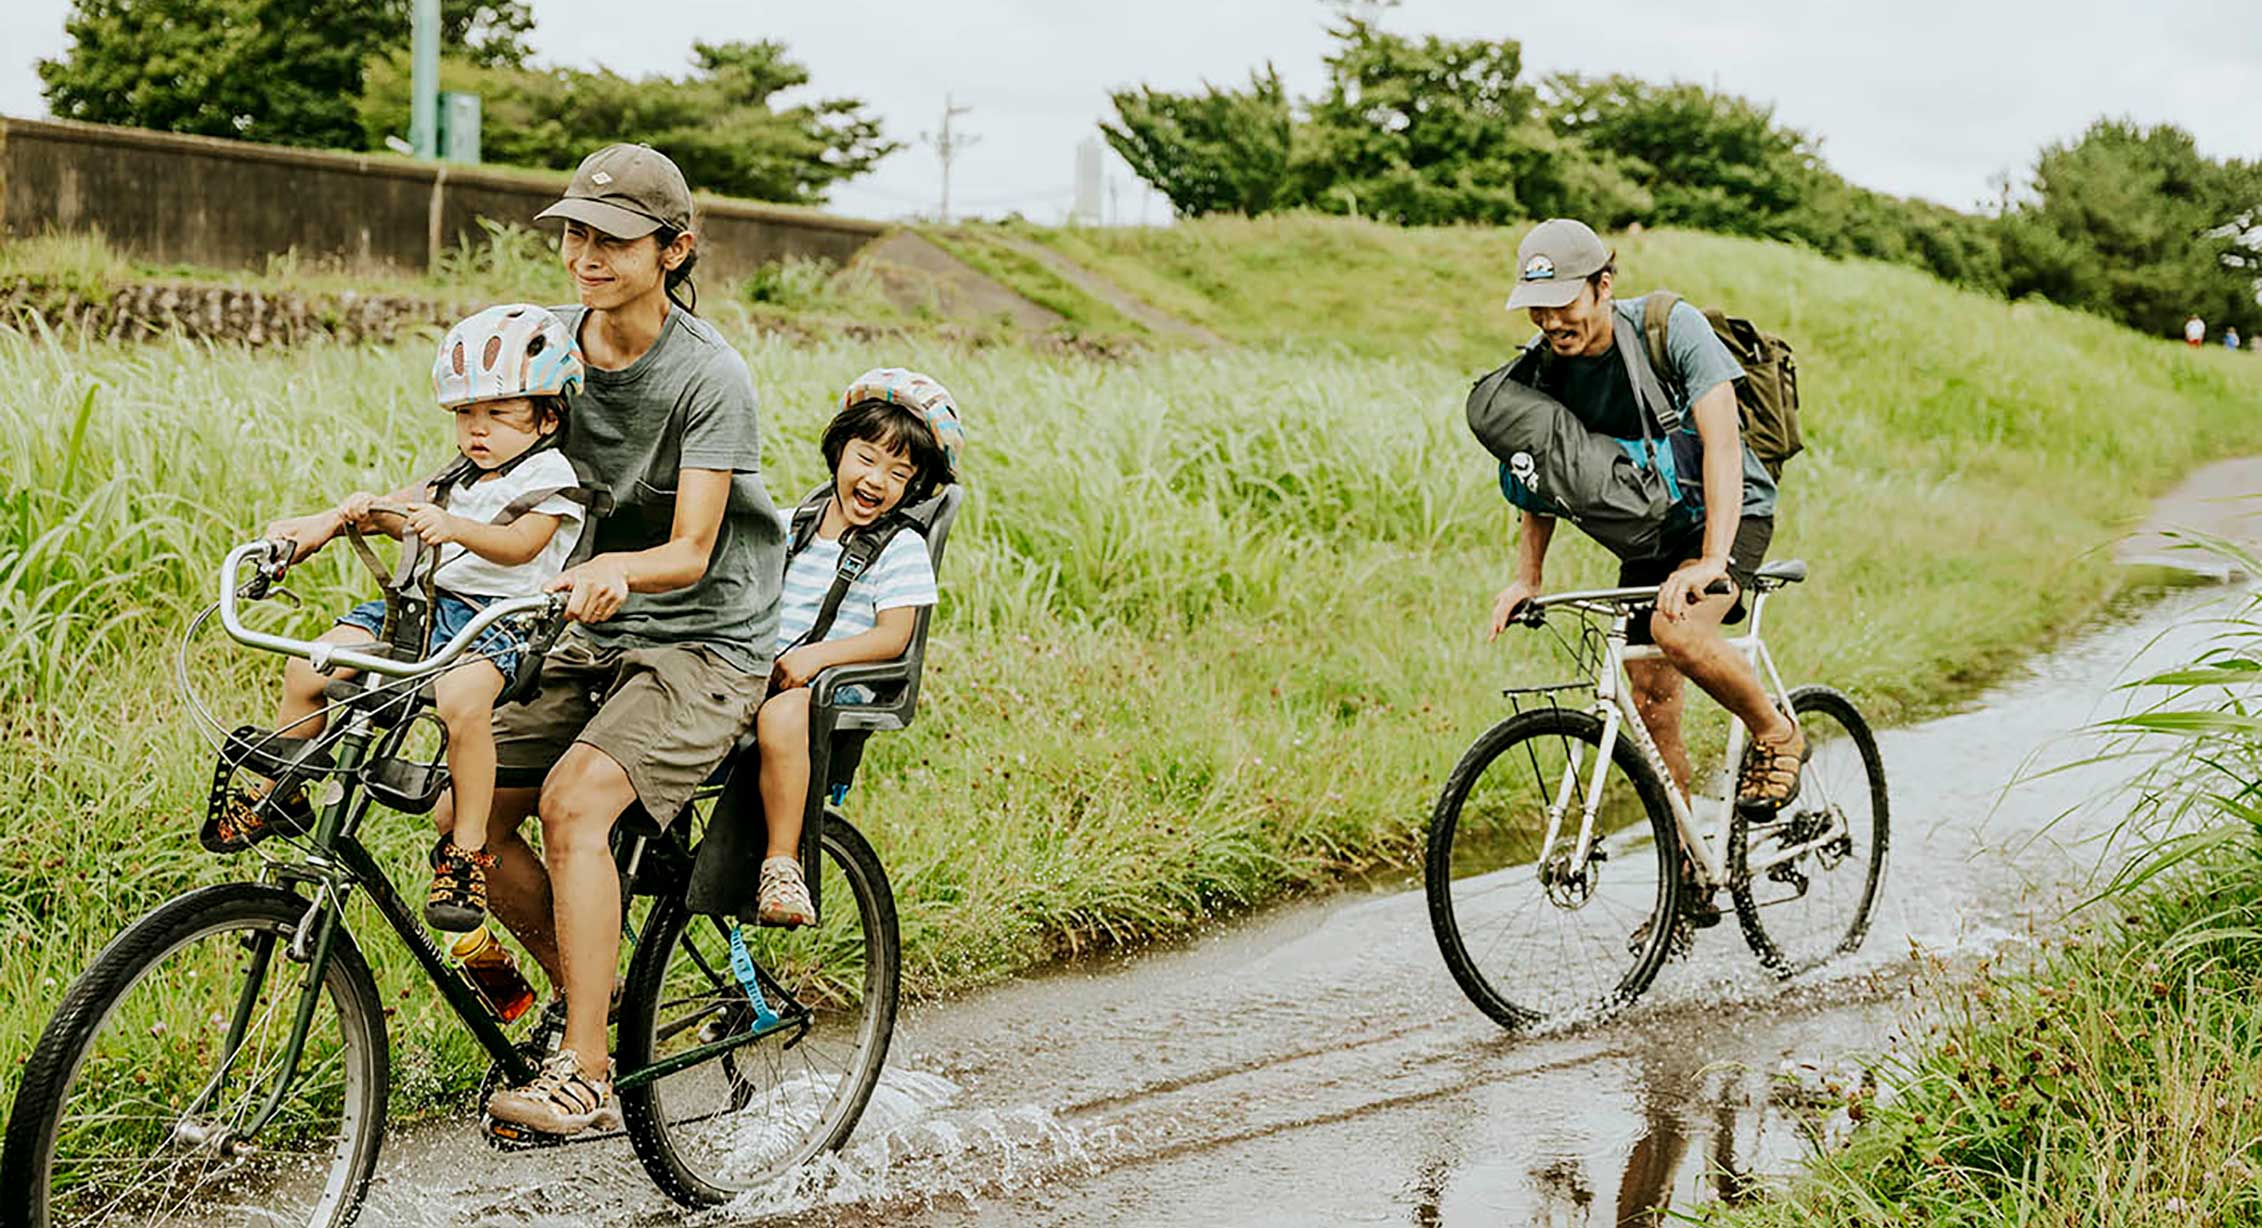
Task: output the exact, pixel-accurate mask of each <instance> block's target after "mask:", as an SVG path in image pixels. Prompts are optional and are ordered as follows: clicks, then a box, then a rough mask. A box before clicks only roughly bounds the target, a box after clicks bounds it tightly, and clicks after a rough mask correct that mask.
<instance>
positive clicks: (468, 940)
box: [448, 925, 534, 1023]
mask: <svg viewBox="0 0 2262 1228" xmlns="http://www.w3.org/2000/svg"><path fill="white" fill-rule="evenodd" d="M448 953H449V954H450V955H453V956H455V957H456V959H457V961H458V962H460V963H462V964H463V971H464V975H466V976H469V977H470V978H471V983H472V984H473V985H475V986H477V987H478V989H479V993H480V996H482V997H484V998H486V999H487V1005H488V1006H490V1007H492V1008H494V1011H495V1015H496V1017H497V1018H500V1019H501V1020H502V1021H503V1022H504V1023H509V1022H510V1021H511V1020H513V1019H516V1018H518V1017H519V1016H520V1015H523V1014H525V1013H526V1008H527V1007H530V1006H532V1005H534V987H533V986H532V985H529V984H527V983H526V977H525V975H524V974H523V973H521V972H519V970H518V960H517V958H516V957H514V956H513V955H512V954H511V953H510V948H508V947H506V946H504V945H503V944H502V943H501V942H499V941H497V940H496V938H495V936H494V935H493V934H491V933H489V932H488V931H487V927H486V926H484V925H482V926H480V927H479V928H478V929H475V930H473V931H471V932H470V933H468V934H465V935H464V936H463V937H461V938H458V939H456V941H455V945H454V946H451V947H449V948H448Z"/></svg>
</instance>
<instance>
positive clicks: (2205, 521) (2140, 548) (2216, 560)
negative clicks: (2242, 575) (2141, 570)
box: [2114, 456, 2262, 578]
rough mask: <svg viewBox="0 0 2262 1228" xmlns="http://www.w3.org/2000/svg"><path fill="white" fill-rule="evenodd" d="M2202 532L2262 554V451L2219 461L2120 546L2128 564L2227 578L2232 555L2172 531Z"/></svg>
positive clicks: (2156, 507)
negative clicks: (2203, 546)
mask: <svg viewBox="0 0 2262 1228" xmlns="http://www.w3.org/2000/svg"><path fill="white" fill-rule="evenodd" d="M2192 531H2197V532H2200V533H2205V534H2208V535H2211V536H2214V537H2220V538H2224V539H2226V540H2228V541H2230V542H2232V543H2234V544H2236V545H2238V546H2240V547H2242V548H2243V549H2245V550H2247V551H2249V552H2255V553H2262V456H2249V457H2243V458H2241V459H2238V460H2227V461H2217V462H2216V463H2214V464H2212V465H2208V466H2206V467H2204V468H2202V469H2200V470H2199V471H2198V472H2196V473H2193V474H2192V475H2191V476H2190V477H2189V478H2186V479H2185V480H2184V482H2183V483H2182V484H2181V485H2179V486H2178V487H2176V489H2174V490H2173V491H2170V492H2169V493H2168V494H2167V495H2166V496H2164V497H2162V498H2161V499H2160V501H2159V502H2158V503H2157V504H2155V505H2154V506H2153V509H2152V514H2151V515H2150V516H2148V517H2146V518H2145V521H2144V523H2143V525H2141V526H2139V527H2138V528H2137V530H2136V531H2135V532H2134V533H2131V534H2130V535H2129V536H2128V537H2126V538H2123V539H2122V540H2121V542H2120V543H2119V545H2117V546H2116V547H2115V548H2114V556H2115V557H2116V558H2118V559H2120V560H2121V561H2122V562H2124V563H2142V564H2151V565H2156V566H2164V567H2174V568H2178V569H2181V570H2185V571H2195V572H2199V573H2201V574H2203V575H2212V576H2216V577H2219V578H2227V576H2228V575H2229V573H2230V572H2232V571H2234V570H2243V569H2240V568H2235V567H2233V566H2232V564H2231V563H2230V561H2229V560H2226V559H2224V558H2223V557H2222V556H2220V555H2218V554H2213V553H2210V552H2208V551H2205V550H2201V549H2198V548H2196V547H2195V546H2193V545H2192V544H2190V542H2189V541H2188V540H2187V539H2179V538H2177V537H2175V536H2172V535H2173V534H2176V533H2179V532H2180V533H2188V532H2192Z"/></svg>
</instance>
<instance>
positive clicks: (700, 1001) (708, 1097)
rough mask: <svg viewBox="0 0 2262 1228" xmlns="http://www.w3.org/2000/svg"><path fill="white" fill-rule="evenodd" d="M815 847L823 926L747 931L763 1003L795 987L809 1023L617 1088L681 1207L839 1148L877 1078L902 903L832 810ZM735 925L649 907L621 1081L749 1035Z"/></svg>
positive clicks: (711, 1200) (641, 1146) (651, 1165)
mask: <svg viewBox="0 0 2262 1228" xmlns="http://www.w3.org/2000/svg"><path fill="white" fill-rule="evenodd" d="M823 851H824V859H823V861H822V863H821V864H820V865H819V867H818V871H819V873H821V874H822V875H823V876H824V878H823V880H822V882H821V883H820V886H819V896H820V898H821V899H822V901H823V913H822V917H821V919H820V920H819V922H818V924H816V925H814V926H805V927H801V928H797V929H775V928H755V927H753V926H747V927H745V928H744V929H743V931H742V932H743V934H744V936H745V942H746V948H747V953H748V954H749V955H751V956H752V957H753V961H754V964H755V966H756V967H757V968H759V969H761V971H762V972H763V973H766V974H767V975H768V977H769V978H770V981H769V982H766V983H765V992H764V996H765V998H767V999H768V1001H769V1005H770V1006H771V1007H772V1009H774V1010H777V1011H779V1012H780V1013H781V1014H783V1013H787V1011H788V1004H787V1003H786V1002H785V1001H783V1000H782V999H784V998H786V997H788V996H790V998H791V1000H792V1002H796V1003H798V1004H800V1005H801V1006H802V1007H805V1008H807V1010H808V1012H809V1027H808V1030H807V1032H806V1033H805V1034H800V1033H798V1030H797V1029H792V1028H788V1029H786V1030H784V1031H781V1032H778V1033H776V1034H774V1035H769V1036H765V1037H763V1038H761V1039H759V1040H754V1041H751V1042H748V1043H746V1044H744V1045H741V1046H740V1047H738V1048H736V1049H733V1050H731V1051H729V1052H728V1053H726V1054H724V1055H722V1056H720V1057H717V1058H711V1059H709V1060H706V1061H704V1062H701V1063H699V1064H698V1065H694V1066H691V1067H689V1068H688V1069H685V1070H681V1071H678V1072H675V1073H672V1074H668V1075H665V1076H663V1077H661V1078H659V1079H657V1080H655V1081H653V1082H650V1083H645V1084H641V1085H638V1086H634V1087H629V1088H624V1089H623V1090H622V1092H621V1110H622V1114H623V1116H624V1117H625V1119H626V1123H627V1127H628V1137H629V1141H630V1142H632V1143H634V1144H635V1146H636V1154H637V1158H639V1159H640V1160H642V1161H643V1162H644V1167H645V1169H646V1171H648V1172H649V1173H650V1174H651V1175H652V1180H653V1181H654V1182H655V1183H657V1184H658V1185H659V1187H660V1188H661V1189H662V1190H664V1191H666V1192H667V1194H668V1195H669V1196H670V1197H672V1198H674V1199H675V1200H677V1201H678V1202H681V1203H684V1204H685V1205H687V1206H702V1205H711V1204H715V1203H720V1202H724V1201H727V1200H728V1199H730V1198H732V1197H734V1196H736V1195H737V1194H740V1193H742V1192H744V1191H746V1190H748V1189H752V1188H754V1187H756V1186H759V1185H762V1184H764V1183H766V1182H769V1181H772V1180H775V1179H776V1178H778V1177H780V1176H783V1175H784V1174H786V1173H788V1172H790V1171H791V1170H793V1169H794V1168H795V1167H797V1166H799V1165H801V1164H804V1163H806V1162H808V1161H809V1160H810V1159H811V1158H812V1157H814V1156H816V1155H818V1154H820V1153H822V1152H825V1151H829V1150H831V1149H833V1148H836V1147H838V1146H840V1145H841V1144H842V1143H843V1142H846V1141H847V1139H848V1136H849V1134H850V1133H851V1132H852V1131H854V1130H855V1128H856V1120H857V1118H858V1117H860V1116H862V1115H863V1112H864V1105H865V1103H866V1102H867V1101H869V1100H870V1099H871V1097H872V1088H873V1087H874V1086H875V1085H876V1084H877V1083H878V1082H879V1077H880V1067H881V1066H882V1065H883V1064H884V1063H885V1062H886V1061H887V1051H888V1041H889V1038H890V1036H891V1034H892V1033H893V1032H894V1030H895V1007H896V992H897V978H898V975H899V960H900V956H899V954H898V947H897V936H896V923H895V897H894V895H893V894H892V893H891V892H890V891H889V889H888V883H887V877H886V875H885V874H884V873H883V872H882V870H881V869H880V861H879V857H878V856H877V855H876V854H874V853H873V852H872V846H871V845H870V844H868V843H866V842H865V840H864V837H863V835H862V834H861V833H859V832H858V831H857V830H856V829H855V828H854V827H851V826H850V825H849V824H848V821H847V820H845V819H842V818H840V817H839V816H837V815H834V816H828V817H827V818H826V820H825V832H824V839H823ZM730 931H731V923H730V921H729V920H728V919H727V918H718V917H708V916H697V915H694V914H692V913H691V912H690V911H689V910H688V909H687V908H686V907H685V906H684V902H683V900H682V898H681V897H680V896H678V897H671V898H668V899H665V900H663V901H662V902H661V904H660V906H659V907H658V908H657V909H655V910H654V912H653V914H652V918H651V920H650V921H649V922H648V923H647V926H646V929H645V932H644V936H643V938H642V939H641V940H640V941H639V942H638V944H637V948H636V954H635V956H634V957H633V958H632V959H631V960H630V961H629V967H628V987H627V992H626V994H625V995H624V997H623V998H622V1000H621V1022H620V1057H621V1069H622V1071H623V1072H624V1074H626V1075H628V1076H633V1075H634V1073H635V1072H636V1071H638V1070H642V1069H645V1068H647V1067H650V1066H652V1065H653V1064H654V1063H656V1062H664V1061H667V1060H668V1059H670V1058H672V1057H676V1056H679V1055H682V1054H685V1053H688V1052H690V1051H692V1050H695V1049H697V1048H699V1047H701V1046H702V1045H705V1044H709V1043H714V1042H716V1041H719V1040H722V1039H725V1038H728V1037H729V1036H731V1035H733V1034H744V1033H745V1032H747V1031H750V1030H751V1029H752V1028H753V1026H754V1017H753V1011H752V1008H751V1005H750V1000H749V998H748V996H747V993H746V990H745V988H744V987H743V986H742V985H741V984H740V983H739V981H738V979H737V978H736V977H735V976H734V975H733V974H732V972H731V955H730ZM775 991H782V993H781V992H775Z"/></svg>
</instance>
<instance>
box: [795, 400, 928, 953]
mask: <svg viewBox="0 0 2262 1228" xmlns="http://www.w3.org/2000/svg"><path fill="white" fill-rule="evenodd" d="M965 439H966V436H965V432H964V430H963V429H962V428H961V426H960V424H959V420H958V407H957V405H956V404H955V403H953V402H952V400H951V397H950V393H949V392H948V391H947V390H945V389H944V388H943V386H942V385H941V384H940V383H937V382H936V381H935V380H934V379H932V378H930V377H928V376H925V375H921V374H919V373H918V372H915V371H906V370H904V369H902V368H900V367H881V368H877V369H875V370H871V371H867V372H865V373H864V374H863V375H861V376H859V377H857V379H856V381H855V382H854V383H852V384H850V385H849V386H848V390H847V391H846V392H844V393H842V394H841V409H840V412H839V413H837V414H835V415H834V416H833V420H832V422H831V423H829V424H827V425H826V427H825V433H824V437H823V439H822V440H821V442H820V445H819V446H820V448H821V449H822V450H823V452H824V454H825V464H826V466H827V467H828V468H830V469H831V471H832V489H831V491H830V492H829V494H828V497H827V498H826V500H825V504H824V511H823V513H822V515H821V517H820V519H819V520H818V521H817V525H816V531H815V532H814V533H812V534H809V535H808V540H807V541H805V542H801V541H792V540H790V539H789V541H788V543H787V555H786V566H785V586H784V592H783V596H782V598H781V599H780V601H779V603H778V641H777V646H778V652H777V664H776V665H775V666H774V667H773V668H772V671H771V674H770V695H769V698H768V699H766V700H764V701H763V702H762V710H761V712H760V713H759V714H757V715H756V717H755V722H754V728H755V741H756V746H757V749H758V753H759V754H760V755H761V777H760V779H761V794H762V815H763V818H764V819H765V820H766V822H767V824H768V828H769V841H768V850H767V851H766V853H765V854H764V856H763V858H762V874H761V881H760V885H759V886H758V888H757V889H756V894H755V912H756V919H757V920H758V921H759V922H760V923H761V924H764V925H807V924H810V923H812V922H814V921H815V920H816V919H817V917H816V909H815V907H814V906H813V905H812V904H811V902H810V899H809V885H808V883H807V881H806V880H804V879H803V878H802V876H801V860H800V848H801V818H802V807H803V805H805V804H806V803H807V801H808V796H809V700H810V695H809V681H810V679H812V678H815V677H816V676H817V675H818V674H820V673H822V672H824V671H825V670H827V669H830V668H832V667H833V666H836V665H848V664H852V663H855V662H861V661H888V660H893V659H894V658H896V657H899V656H901V655H903V652H904V650H905V649H906V648H907V647H909V646H910V644H911V636H912V634H913V632H914V630H915V629H916V628H917V626H918V622H919V609H920V607H922V606H931V605H933V604H935V598H936V593H935V568H934V561H933V559H932V558H931V557H929V555H928V553H927V542H926V539H925V538H924V537H922V536H920V534H919V533H918V531H917V530H916V529H915V528H911V529H908V531H906V526H905V524H904V523H903V521H902V518H900V517H898V516H897V515H896V509H898V508H900V507H902V506H904V505H906V504H912V503H917V502H919V501H920V500H922V499H925V498H927V497H928V496H929V495H932V494H933V493H934V492H935V491H937V490H939V489H941V488H942V487H944V486H946V485H949V484H950V483H952V482H954V481H956V480H957V469H958V453H959V450H960V448H961V447H962V446H963V445H964V443H965ZM865 534H883V535H889V534H892V536H886V537H885V539H884V540H885V544H884V545H883V546H881V547H880V549H879V553H878V555H877V557H875V558H873V559H872V561H871V562H870V564H869V565H868V566H866V567H865V568H864V569H863V570H862V572H861V573H859V574H855V575H853V576H851V575H848V574H845V573H844V571H843V569H842V567H841V562H842V557H843V553H844V549H845V548H846V547H847V546H848V545H849V544H851V543H852V542H853V541H854V540H855V539H856V538H857V537H858V536H860V535H865ZM789 538H790V530H789ZM871 698H872V697H871V695H870V694H869V693H867V692H865V690H864V688H862V687H843V688H841V689H840V691H839V692H838V695H837V699H838V701H839V702H842V703H867V702H870V700H871Z"/></svg>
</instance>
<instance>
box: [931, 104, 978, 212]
mask: <svg viewBox="0 0 2262 1228" xmlns="http://www.w3.org/2000/svg"><path fill="white" fill-rule="evenodd" d="M973 110H974V108H972V107H962V106H958V105H956V104H955V103H953V102H952V101H951V96H950V95H949V94H944V95H943V110H942V132H941V133H940V134H939V135H922V137H921V139H923V140H925V141H926V142H927V143H928V144H930V145H933V146H934V147H935V156H936V157H937V158H938V159H939V160H940V161H941V162H942V209H941V211H940V213H938V214H937V218H938V220H940V221H941V222H942V223H943V224H944V225H946V226H947V225H949V224H950V164H951V163H952V162H953V161H955V160H956V159H957V157H958V155H959V154H962V153H964V152H966V149H967V147H968V146H971V145H973V144H974V143H975V142H977V141H979V140H981V139H982V138H981V137H979V136H976V135H974V134H973V133H971V132H958V133H953V132H952V131H951V130H950V123H951V121H952V120H954V119H956V118H958V117H959V116H961V115H966V114H970V113H972V111H973Z"/></svg>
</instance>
